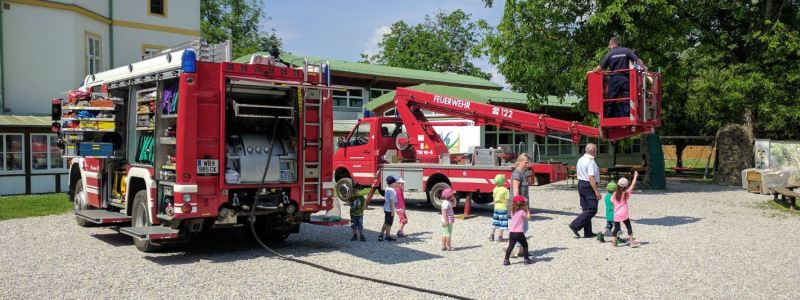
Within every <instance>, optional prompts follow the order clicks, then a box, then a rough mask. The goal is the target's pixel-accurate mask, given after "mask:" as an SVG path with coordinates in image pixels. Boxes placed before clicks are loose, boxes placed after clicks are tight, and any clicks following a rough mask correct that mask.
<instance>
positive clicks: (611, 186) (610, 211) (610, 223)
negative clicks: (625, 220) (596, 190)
mask: <svg viewBox="0 0 800 300" xmlns="http://www.w3.org/2000/svg"><path fill="white" fill-rule="evenodd" d="M616 190H617V184H616V183H613V182H609V183H608V184H607V185H606V191H608V193H606V195H605V197H603V200H605V202H606V230H605V231H603V232H602V233H600V234H598V235H597V240H598V241H600V242H601V243H605V241H606V239H605V236H606V235H609V234H610V233H611V229H613V228H614V204H613V203H611V195H612V194H614V191H616Z"/></svg>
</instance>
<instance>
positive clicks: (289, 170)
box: [53, 43, 333, 251]
mask: <svg viewBox="0 0 800 300" xmlns="http://www.w3.org/2000/svg"><path fill="white" fill-rule="evenodd" d="M228 47H229V46H228ZM173 49H177V50H175V51H172V50H166V51H163V52H161V53H158V54H156V55H153V57H150V58H147V59H144V60H142V61H140V62H136V63H133V64H130V65H127V66H124V67H120V68H116V69H113V70H109V71H105V72H102V73H98V74H94V75H90V76H88V77H87V78H86V80H85V82H84V85H83V87H82V90H78V91H71V92H70V93H69V95H68V97H67V99H66V100H63V101H59V100H54V104H53V111H54V112H53V117H54V119H55V120H54V124H53V125H54V129H56V130H58V131H59V132H60V137H61V139H60V145H61V147H63V149H64V156H65V157H68V158H70V161H69V198H70V200H71V201H74V206H75V215H76V219H77V223H78V225H80V226H90V225H96V226H114V227H116V228H118V230H119V232H121V233H124V234H127V235H130V236H132V237H133V239H134V243H135V245H136V247H137V248H138V249H139V250H141V251H152V250H155V249H157V248H159V246H161V245H162V244H165V243H170V242H181V241H186V240H187V239H189V238H190V237H191V236H192V235H193V234H194V233H198V232H200V231H203V230H208V229H212V228H226V227H242V226H243V225H244V224H245V223H247V222H248V221H249V216H250V215H251V214H252V215H254V216H255V227H256V234H257V235H258V237H259V238H261V239H262V240H282V239H285V238H286V237H287V236H288V235H289V234H290V233H296V232H298V231H299V228H300V223H301V222H303V221H309V219H310V215H311V214H312V213H315V212H318V211H321V210H326V209H329V208H330V207H332V201H333V199H332V196H333V190H332V188H333V181H332V175H331V174H333V170H332V166H331V162H330V160H329V159H326V158H328V157H331V156H332V155H333V129H332V124H331V122H329V121H327V120H331V118H332V113H333V112H332V104H331V100H330V87H329V84H328V83H329V82H330V80H329V72H328V68H327V64H323V63H315V64H308V63H307V62H305V64H304V67H303V68H289V67H286V66H283V65H281V64H279V63H276V62H275V60H274V59H272V58H271V57H268V56H257V57H255V59H254V61H253V60H251V63H249V64H241V63H232V62H229V53H230V51H229V48H224V49H223V48H220V47H218V46H216V45H206V44H204V43H193V44H191V45H187V46H183V47H176V48H173ZM226 49H227V50H226ZM246 232H250V230H249V226H247V230H246Z"/></svg>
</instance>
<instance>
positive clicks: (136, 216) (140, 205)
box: [131, 190, 161, 252]
mask: <svg viewBox="0 0 800 300" xmlns="http://www.w3.org/2000/svg"><path fill="white" fill-rule="evenodd" d="M147 212H148V210H147V191H145V190H141V191H138V192H136V195H134V197H133V213H132V214H131V222H132V224H131V226H133V227H146V226H152V225H153V223H151V222H150V219H149V218H148V217H147ZM133 244H134V245H136V249H139V251H142V252H153V251H156V250H158V249H159V248H161V244H158V243H154V242H152V241H150V240H149V239H140V238H133Z"/></svg>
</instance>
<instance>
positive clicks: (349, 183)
mask: <svg viewBox="0 0 800 300" xmlns="http://www.w3.org/2000/svg"><path fill="white" fill-rule="evenodd" d="M398 140H401V141H405V142H404V143H407V141H408V138H407V135H406V134H405V125H403V121H402V120H401V119H400V118H397V117H372V118H363V119H360V120H358V122H357V123H356V125H355V127H353V130H352V131H351V132H350V133H349V134H348V135H347V136H346V137H345V138H339V140H338V141H337V143H338V145H339V150H337V151H336V154H334V159H333V161H334V162H335V163H334V164H335V165H334V170H335V173H334V180H335V181H336V188H335V189H336V192H337V194H338V195H340V199H349V198H350V196H352V195H351V192H352V189H353V185H354V184H357V185H359V186H365V187H368V186H372V185H373V183H374V182H375V180H376V179H377V177H376V176H377V174H378V170H379V165H380V164H383V163H387V162H393V161H405V160H413V152H410V151H399V150H397V147H398V146H397V145H398V144H397V143H398ZM387 154H388V155H387ZM381 192H382V191H381Z"/></svg>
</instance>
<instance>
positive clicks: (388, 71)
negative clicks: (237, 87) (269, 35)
mask: <svg viewBox="0 0 800 300" xmlns="http://www.w3.org/2000/svg"><path fill="white" fill-rule="evenodd" d="M255 54H260V55H269V53H266V52H256V53H253V54H249V55H245V56H242V57H240V58H238V59H236V60H234V62H237V63H246V62H249V61H250V58H251V57H252V56H253V55H255ZM303 58H305V59H307V60H308V62H309V63H317V62H320V61H327V62H328V63H329V64H330V68H331V71H334V72H345V73H353V74H361V75H369V76H380V77H386V78H398V79H410V80H415V81H419V82H426V83H443V84H450V85H459V86H468V87H476V88H489V89H500V88H501V86H500V85H498V84H496V83H494V82H491V81H489V80H486V79H483V78H480V77H474V76H468V75H460V74H453V73H441V72H432V71H421V70H413V69H406V68H397V67H389V66H384V65H373V64H367V63H358V62H349V61H343V60H336V59H327V58H319V57H313V56H299V55H294V54H290V53H281V55H280V59H281V60H282V61H285V62H288V63H291V64H294V65H296V66H302V61H303V60H302V59H303Z"/></svg>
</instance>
